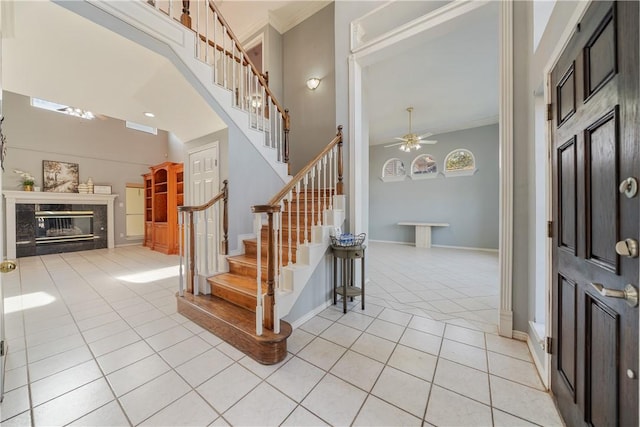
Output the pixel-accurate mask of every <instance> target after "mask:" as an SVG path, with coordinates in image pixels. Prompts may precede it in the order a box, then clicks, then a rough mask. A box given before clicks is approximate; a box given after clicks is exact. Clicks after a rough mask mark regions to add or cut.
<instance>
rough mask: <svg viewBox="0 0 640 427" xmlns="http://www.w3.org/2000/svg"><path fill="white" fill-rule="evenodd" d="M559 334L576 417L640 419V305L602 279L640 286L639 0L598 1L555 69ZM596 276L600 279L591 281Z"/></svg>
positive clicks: (561, 378) (561, 401) (559, 377)
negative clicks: (629, 183) (625, 188)
mask: <svg viewBox="0 0 640 427" xmlns="http://www.w3.org/2000/svg"><path fill="white" fill-rule="evenodd" d="M551 79H552V80H551V84H552V86H551V87H552V90H553V99H552V116H553V118H552V128H553V189H554V190H553V191H554V194H553V204H554V209H553V211H554V218H553V223H554V233H553V235H554V237H553V278H552V280H553V342H552V376H551V389H552V391H553V393H554V396H555V398H556V399H557V403H558V407H559V408H560V412H561V413H562V416H563V418H564V420H565V422H566V423H567V425H570V426H581V425H594V426H637V425H638V379H637V377H638V307H637V306H636V307H632V306H631V305H629V304H628V302H627V300H625V299H624V298H614V297H611V296H603V295H602V294H601V292H599V291H598V286H599V285H598V284H600V285H602V287H604V288H607V289H612V290H618V291H620V290H624V289H625V286H626V285H627V284H631V285H633V286H634V287H635V288H637V287H638V269H639V263H638V258H631V257H627V256H621V255H618V254H617V253H616V250H615V246H616V243H617V242H618V241H621V240H625V239H635V240H638V239H639V237H638V221H639V217H638V208H639V206H640V205H639V200H640V195H635V196H634V197H631V198H629V197H627V196H626V195H625V194H622V193H620V191H619V186H620V183H621V182H622V181H623V180H625V179H626V178H627V177H634V178H636V179H640V149H639V146H640V136H639V134H638V129H639V127H640V122H639V119H640V116H639V113H638V108H639V106H638V103H639V97H638V94H639V91H638V2H636V1H628V2H613V3H612V2H600V1H595V2H593V3H592V4H591V5H590V6H589V9H588V10H587V13H586V14H585V16H584V18H583V19H582V21H581V22H580V24H579V25H578V27H577V28H576V31H575V34H574V35H573V37H572V39H571V41H570V42H569V44H568V45H567V47H566V48H565V50H564V52H563V54H562V55H561V57H560V60H559V61H558V63H557V65H556V66H555V68H554V69H553V71H552V74H551ZM594 284H595V286H594Z"/></svg>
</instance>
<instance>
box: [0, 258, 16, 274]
mask: <svg viewBox="0 0 640 427" xmlns="http://www.w3.org/2000/svg"><path fill="white" fill-rule="evenodd" d="M15 269H16V262H15V261H11V260H8V259H5V260H4V261H2V262H0V273H11V272H12V271H13V270H15Z"/></svg>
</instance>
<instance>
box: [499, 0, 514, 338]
mask: <svg viewBox="0 0 640 427" xmlns="http://www.w3.org/2000/svg"><path fill="white" fill-rule="evenodd" d="M499 16H500V18H499V19H500V30H499V36H500V39H499V40H500V41H499V43H500V60H499V64H500V88H499V91H500V97H499V99H500V101H499V111H498V114H499V116H500V120H499V122H498V130H499V146H500V153H499V164H500V178H499V179H500V213H499V218H500V243H499V246H500V253H499V260H498V265H499V274H500V320H499V324H498V333H499V334H500V335H501V336H503V337H509V338H511V336H512V335H513V301H512V293H513V0H503V1H501V2H500V15H499Z"/></svg>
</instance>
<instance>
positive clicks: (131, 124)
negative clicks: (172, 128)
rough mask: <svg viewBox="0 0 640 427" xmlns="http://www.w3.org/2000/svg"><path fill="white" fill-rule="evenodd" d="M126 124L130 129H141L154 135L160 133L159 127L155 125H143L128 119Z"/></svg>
mask: <svg viewBox="0 0 640 427" xmlns="http://www.w3.org/2000/svg"><path fill="white" fill-rule="evenodd" d="M125 126H127V127H128V128H129V129H134V130H139V131H140V132H146V133H150V134H152V135H157V134H158V128H154V127H151V126H147V125H141V124H140V123H135V122H130V121H128V120H127V122H126V124H125Z"/></svg>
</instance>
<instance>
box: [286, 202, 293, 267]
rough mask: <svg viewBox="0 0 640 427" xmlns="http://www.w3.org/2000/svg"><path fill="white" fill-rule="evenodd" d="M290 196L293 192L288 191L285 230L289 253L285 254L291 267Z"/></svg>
mask: <svg viewBox="0 0 640 427" xmlns="http://www.w3.org/2000/svg"><path fill="white" fill-rule="evenodd" d="M292 195H293V190H292V191H289V194H288V195H287V198H288V202H287V205H288V206H289V212H288V214H287V216H288V223H289V228H288V230H287V234H288V236H287V244H288V245H289V252H288V253H287V256H288V257H289V258H288V260H289V265H291V264H292V263H293V261H292V259H293V258H292V256H291V198H292Z"/></svg>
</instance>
